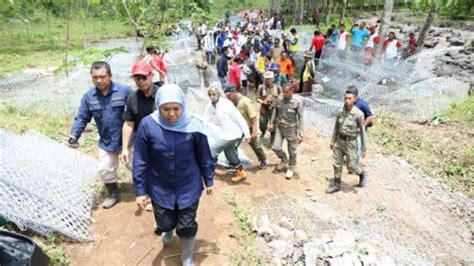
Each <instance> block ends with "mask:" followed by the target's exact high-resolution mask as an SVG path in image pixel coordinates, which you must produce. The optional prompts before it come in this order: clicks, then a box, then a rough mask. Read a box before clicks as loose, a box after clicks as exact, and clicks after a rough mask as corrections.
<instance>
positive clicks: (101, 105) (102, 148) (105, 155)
mask: <svg viewBox="0 0 474 266" xmlns="http://www.w3.org/2000/svg"><path fill="white" fill-rule="evenodd" d="M91 76H92V82H93V83H94V87H92V88H91V89H89V90H88V91H87V92H86V93H85V94H84V96H83V97H82V99H81V105H80V107H79V111H78V114H77V116H76V118H75V121H74V125H73V126H72V129H71V135H70V138H69V140H68V146H69V147H71V148H77V147H79V143H78V140H79V138H80V137H81V134H82V132H83V131H84V129H85V128H86V126H87V124H88V123H89V122H90V121H91V119H92V118H94V121H95V123H96V125H97V129H98V132H99V136H100V139H99V167H98V172H99V175H100V177H101V179H102V181H103V182H104V183H105V186H106V188H107V191H108V192H109V197H108V198H107V199H105V201H104V203H103V207H104V208H106V209H108V208H111V207H112V206H114V205H115V204H116V203H117V202H118V201H119V189H118V185H117V168H118V165H119V160H118V156H119V153H120V151H121V149H122V125H123V118H122V116H123V111H124V107H125V102H126V100H127V97H128V95H129V94H130V93H131V92H132V89H131V88H130V87H129V86H128V85H124V84H120V83H117V82H113V81H112V72H111V71H110V65H109V64H108V63H107V62H103V61H98V62H95V63H93V64H92V67H91Z"/></svg>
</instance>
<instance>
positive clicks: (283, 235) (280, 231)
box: [271, 225, 293, 241]
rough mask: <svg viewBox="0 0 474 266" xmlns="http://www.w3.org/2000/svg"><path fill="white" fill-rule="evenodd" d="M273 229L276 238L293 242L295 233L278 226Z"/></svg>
mask: <svg viewBox="0 0 474 266" xmlns="http://www.w3.org/2000/svg"><path fill="white" fill-rule="evenodd" d="M271 227H272V230H273V232H274V234H275V237H276V238H278V239H281V240H285V241H291V240H293V232H292V231H290V230H288V229H286V228H283V227H280V226H278V225H271Z"/></svg>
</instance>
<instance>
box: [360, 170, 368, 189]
mask: <svg viewBox="0 0 474 266" xmlns="http://www.w3.org/2000/svg"><path fill="white" fill-rule="evenodd" d="M366 186H367V174H366V173H365V171H364V172H362V173H361V174H360V175H359V187H366Z"/></svg>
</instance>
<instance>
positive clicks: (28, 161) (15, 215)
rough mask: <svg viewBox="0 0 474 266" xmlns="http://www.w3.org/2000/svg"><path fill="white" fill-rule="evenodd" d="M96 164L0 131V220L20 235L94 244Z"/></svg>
mask: <svg viewBox="0 0 474 266" xmlns="http://www.w3.org/2000/svg"><path fill="white" fill-rule="evenodd" d="M95 169H96V161H95V160H94V159H92V158H90V157H89V156H86V155H84V154H81V153H80V152H78V151H75V150H72V149H70V148H68V147H66V146H65V145H63V144H60V143H57V142H55V141H53V140H51V139H49V138H47V137H45V136H44V135H41V134H39V133H36V132H32V131H29V132H27V133H25V134H24V135H21V136H18V135H14V134H10V133H7V132H6V131H4V130H0V215H1V216H3V217H5V218H6V219H7V220H8V221H11V222H13V223H15V224H16V225H17V226H18V227H19V228H20V229H22V230H24V229H26V228H29V229H32V230H34V231H36V232H38V233H41V234H43V235H49V234H50V233H53V232H60V233H63V234H64V235H67V236H69V237H71V238H73V239H76V240H79V241H90V240H93V235H92V232H91V231H90V229H89V225H90V223H91V212H92V201H93V198H92V195H93V193H92V192H93V185H94V183H95V175H96V173H95Z"/></svg>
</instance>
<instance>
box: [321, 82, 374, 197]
mask: <svg viewBox="0 0 474 266" xmlns="http://www.w3.org/2000/svg"><path fill="white" fill-rule="evenodd" d="M355 101H356V95H354V92H353V90H350V89H349V90H346V92H345V94H344V108H343V110H342V111H340V112H339V113H338V114H337V117H336V124H335V125H334V131H333V134H332V140H331V145H330V148H331V150H333V151H334V155H333V166H334V183H333V184H331V185H330V186H329V188H328V189H327V190H326V193H334V192H337V191H339V190H341V174H342V166H343V164H344V156H347V158H348V161H349V168H350V170H352V172H353V173H356V174H357V175H359V186H360V187H365V186H366V185H367V174H366V173H365V172H364V170H363V169H362V167H361V166H360V165H359V164H358V163H357V162H356V139H357V136H358V135H359V134H360V137H361V144H362V154H361V156H362V158H363V157H365V151H366V141H365V128H364V114H363V113H362V111H360V110H359V108H357V107H356V106H355Z"/></svg>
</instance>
